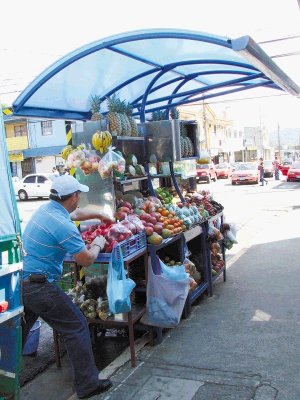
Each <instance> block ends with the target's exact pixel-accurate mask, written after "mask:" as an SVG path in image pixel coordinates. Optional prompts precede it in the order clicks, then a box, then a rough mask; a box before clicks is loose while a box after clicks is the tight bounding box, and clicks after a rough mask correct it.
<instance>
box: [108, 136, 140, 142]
mask: <svg viewBox="0 0 300 400" xmlns="http://www.w3.org/2000/svg"><path fill="white" fill-rule="evenodd" d="M113 138H117V140H123V141H127V140H128V141H130V140H135V141H140V142H142V141H144V140H145V138H144V136H113Z"/></svg>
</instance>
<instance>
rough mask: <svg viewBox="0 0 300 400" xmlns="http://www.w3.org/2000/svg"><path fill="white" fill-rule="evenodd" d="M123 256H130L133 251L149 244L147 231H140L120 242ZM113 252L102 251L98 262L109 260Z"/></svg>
mask: <svg viewBox="0 0 300 400" xmlns="http://www.w3.org/2000/svg"><path fill="white" fill-rule="evenodd" d="M119 246H120V249H121V251H122V254H123V257H124V258H126V257H129V256H130V255H132V254H133V253H136V252H137V251H139V250H142V249H144V248H145V247H146V246H147V238H146V233H145V232H140V233H138V234H137V235H134V236H131V237H130V238H129V239H127V240H124V241H123V242H120V243H119ZM110 255H111V253H100V254H99V256H98V258H97V260H96V262H97V261H98V262H108V261H109V259H110Z"/></svg>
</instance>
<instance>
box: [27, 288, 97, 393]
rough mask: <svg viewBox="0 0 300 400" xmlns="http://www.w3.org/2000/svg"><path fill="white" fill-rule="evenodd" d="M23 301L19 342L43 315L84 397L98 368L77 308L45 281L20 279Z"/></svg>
mask: <svg viewBox="0 0 300 400" xmlns="http://www.w3.org/2000/svg"><path fill="white" fill-rule="evenodd" d="M23 304H24V311H25V321H24V322H23V338H24V339H23V341H24V340H25V338H26V336H27V334H28V333H29V331H30V328H31V327H32V325H33V324H34V322H35V321H36V320H37V318H38V317H41V318H43V320H44V321H45V322H47V324H48V325H50V326H51V327H52V328H53V329H55V330H56V331H57V332H58V333H59V334H60V335H61V336H62V338H63V339H64V340H65V344H66V348H67V351H68V355H69V358H70V361H71V364H72V367H73V378H74V386H75V390H76V392H77V394H78V395H79V396H84V395H86V394H88V393H90V392H91V391H92V390H94V389H96V388H97V387H98V384H99V381H98V374H99V371H98V369H97V367H96V365H95V361H94V355H93V351H92V346H91V339H90V334H89V329H88V325H87V322H86V319H85V317H84V315H83V314H82V312H81V311H80V310H79V308H78V307H77V306H76V305H75V304H73V303H72V301H71V299H70V298H69V297H68V296H67V295H66V294H65V293H64V292H63V291H62V290H61V289H60V288H59V287H58V286H57V285H56V284H55V283H48V282H46V283H29V282H23Z"/></svg>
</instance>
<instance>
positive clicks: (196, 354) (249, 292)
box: [21, 207, 300, 400]
mask: <svg viewBox="0 0 300 400" xmlns="http://www.w3.org/2000/svg"><path fill="white" fill-rule="evenodd" d="M268 211H269V212H263V211H262V212H261V213H259V214H258V215H257V216H256V217H255V218H254V219H253V220H252V221H251V222H250V223H249V224H247V226H246V227H245V228H244V229H243V231H242V232H241V235H242V237H244V238H247V241H248V242H245V241H243V243H244V244H245V243H247V248H239V247H238V246H239V245H237V253H236V254H235V255H232V257H230V258H229V262H228V264H229V265H228V267H229V269H228V273H227V282H226V283H223V281H222V280H219V281H218V282H217V283H216V284H215V287H214V296H213V297H211V298H207V297H206V298H204V299H201V300H200V301H198V302H197V304H196V305H194V306H193V308H192V314H191V315H190V317H189V318H188V319H186V320H182V321H181V323H180V325H179V326H178V327H177V328H176V329H173V330H169V331H167V332H166V334H165V335H164V338H163V342H162V343H161V344H160V345H158V346H155V347H150V346H145V347H144V348H143V349H142V350H141V351H140V352H139V353H138V362H137V367H136V368H131V366H130V362H129V361H127V362H126V363H125V364H123V365H122V366H120V367H119V368H118V367H116V368H115V369H114V366H112V367H111V368H107V369H105V370H104V371H102V374H101V375H102V376H103V377H104V376H105V377H106V376H111V374H112V376H111V379H112V380H113V382H114V386H113V388H112V389H111V390H110V391H109V392H107V393H105V394H103V395H99V396H96V397H94V399H99V400H100V399H101V400H167V399H168V400H169V399H171V400H204V399H205V400H221V399H222V400H250V399H252V400H273V399H276V400H299V398H300V379H299V365H300V335H299V324H300V322H299V321H300V318H299V317H300V307H299V304H298V303H299V301H298V300H299V293H300V279H299V276H298V273H299V259H300V227H299V223H297V221H300V211H299V209H298V208H297V207H294V208H291V209H289V210H274V211H272V210H268ZM270 211H271V212H270ZM270 227H271V229H270ZM266 239H267V240H266ZM119 361H120V360H119ZM117 363H118V360H116V362H115V363H114V365H117ZM121 364H122V361H120V365H121ZM70 379H71V376H70V371H69V367H68V360H67V358H66V357H64V366H63V368H62V370H61V372H58V371H57V370H56V367H55V365H54V366H52V367H51V368H49V369H48V370H47V371H46V372H45V373H43V374H40V375H39V376H38V377H37V378H36V379H35V380H33V381H32V382H31V383H30V384H29V385H27V386H25V387H24V388H22V390H21V399H22V400H29V399H30V400H35V399H40V398H43V399H45V400H52V399H53V400H67V399H69V400H70V399H72V400H73V399H74V400H75V399H76V398H77V397H76V395H73V396H72V395H71V392H72V391H71V387H70ZM41 389H42V390H41ZM46 390H47V392H46ZM46 393H47V394H46Z"/></svg>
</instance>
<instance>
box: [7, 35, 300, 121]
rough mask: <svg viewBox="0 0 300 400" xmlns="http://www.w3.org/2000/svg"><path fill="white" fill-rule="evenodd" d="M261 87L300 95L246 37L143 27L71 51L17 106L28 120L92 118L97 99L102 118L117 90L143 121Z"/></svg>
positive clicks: (40, 77)
mask: <svg viewBox="0 0 300 400" xmlns="http://www.w3.org/2000/svg"><path fill="white" fill-rule="evenodd" d="M249 60H251V62H249ZM232 75H236V77H235V78H234V79H232ZM259 86H263V87H271V88H276V89H283V90H286V91H289V92H290V93H292V94H296V95H297V94H299V93H300V89H299V87H298V86H297V85H296V84H295V83H294V82H292V81H291V80H290V79H289V77H288V76H287V75H286V74H285V73H284V72H283V71H282V70H281V69H280V68H279V67H278V66H277V65H276V64H275V63H274V62H273V61H272V60H271V59H270V58H269V57H268V56H267V55H266V54H265V53H264V52H263V50H262V49H261V48H260V47H259V46H258V45H257V44H256V43H255V42H254V41H253V40H252V39H251V38H249V37H243V38H240V39H237V40H231V39H229V38H226V37H221V36H216V35H211V34H205V33H200V32H193V31H186V30H176V29H155V30H143V31H135V32H127V33H123V34H119V35H115V36H111V37H108V38H106V39H102V40H99V41H96V42H93V43H91V44H88V45H86V46H83V47H81V48H80V49H77V50H75V51H73V52H71V53H70V54H67V55H66V56H64V57H63V58H61V59H60V60H58V61H57V62H55V63H54V64H52V65H51V66H49V67H48V68H47V69H46V70H45V71H44V72H42V73H41V74H40V75H39V76H38V77H37V78H36V79H35V80H34V81H33V82H32V83H31V84H30V85H29V86H28V87H27V88H26V89H25V90H24V91H23V92H22V93H21V94H20V96H19V97H18V98H17V99H16V100H15V102H14V104H13V109H14V113H15V115H22V116H28V117H30V116H31V117H41V118H60V119H68V120H69V119H70V120H76V119H79V120H87V119H89V118H90V117H91V112H90V98H91V96H92V95H98V96H99V97H100V98H101V101H102V107H101V112H103V113H105V112H106V111H107V102H106V99H107V98H108V97H109V96H111V95H112V94H114V93H116V94H117V95H118V96H119V97H120V99H121V100H126V101H128V102H129V103H130V104H132V105H133V107H134V115H136V116H139V117H140V118H141V119H145V115H146V114H148V113H150V112H152V111H153V110H155V109H166V110H167V109H169V108H170V107H171V106H175V105H181V104H184V102H193V101H197V99H202V100H203V99H207V98H211V97H216V96H220V95H224V94H231V93H234V92H237V91H242V90H247V89H250V88H255V87H259ZM216 89H218V90H219V92H216ZM199 95H200V97H199Z"/></svg>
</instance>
